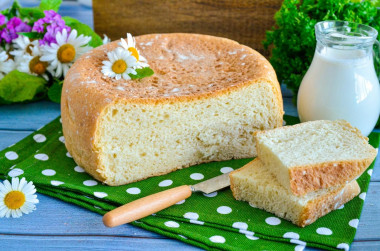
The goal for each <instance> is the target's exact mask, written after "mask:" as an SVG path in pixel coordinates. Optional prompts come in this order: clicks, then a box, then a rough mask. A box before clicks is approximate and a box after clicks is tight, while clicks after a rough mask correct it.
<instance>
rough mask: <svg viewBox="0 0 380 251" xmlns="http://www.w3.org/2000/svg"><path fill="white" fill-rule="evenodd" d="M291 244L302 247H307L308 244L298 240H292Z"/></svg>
mask: <svg viewBox="0 0 380 251" xmlns="http://www.w3.org/2000/svg"><path fill="white" fill-rule="evenodd" d="M290 243H293V244H298V245H301V246H306V242H304V241H300V240H298V239H291V240H290Z"/></svg>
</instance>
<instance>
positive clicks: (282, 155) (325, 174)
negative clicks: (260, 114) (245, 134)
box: [255, 120, 377, 196]
mask: <svg viewBox="0 0 380 251" xmlns="http://www.w3.org/2000/svg"><path fill="white" fill-rule="evenodd" d="M255 139H256V144H257V151H258V155H259V156H260V159H261V160H262V162H263V163H264V164H265V165H266V166H267V168H268V169H269V170H270V171H271V172H272V173H273V174H274V175H275V176H276V178H277V180H278V181H279V182H280V183H281V184H282V185H283V186H284V187H285V188H287V189H289V190H290V191H291V192H292V193H293V194H295V195H298V196H302V195H304V194H306V193H308V192H311V191H315V190H318V189H323V188H327V187H330V186H337V185H342V184H345V183H346V182H349V181H351V180H353V179H356V178H357V177H359V176H360V175H361V174H362V173H363V172H364V170H365V169H366V168H367V167H368V166H369V165H370V164H371V163H372V161H373V160H374V159H375V157H376V154H377V153H376V150H375V149H374V148H373V147H372V146H371V145H370V144H368V138H366V137H364V136H362V134H361V133H360V131H359V130H358V129H357V128H354V127H352V126H351V125H350V124H349V123H348V122H346V121H343V120H337V121H322V120H321V121H311V122H306V123H301V124H298V125H294V126H286V127H282V128H278V129H274V130H268V131H265V132H258V133H257V134H256V136H255Z"/></svg>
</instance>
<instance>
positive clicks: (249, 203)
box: [248, 202, 257, 208]
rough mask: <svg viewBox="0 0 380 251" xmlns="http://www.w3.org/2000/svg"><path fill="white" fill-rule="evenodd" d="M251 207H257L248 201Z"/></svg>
mask: <svg viewBox="0 0 380 251" xmlns="http://www.w3.org/2000/svg"><path fill="white" fill-rule="evenodd" d="M248 204H249V205H250V206H251V207H253V208H257V206H256V205H254V204H253V203H251V202H249V203H248Z"/></svg>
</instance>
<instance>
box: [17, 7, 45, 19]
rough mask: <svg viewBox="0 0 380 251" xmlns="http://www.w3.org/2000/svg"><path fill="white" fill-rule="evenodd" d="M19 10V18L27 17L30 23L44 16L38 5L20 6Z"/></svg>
mask: <svg viewBox="0 0 380 251" xmlns="http://www.w3.org/2000/svg"><path fill="white" fill-rule="evenodd" d="M19 11H20V17H21V19H24V18H28V19H29V20H30V22H32V23H34V22H35V21H37V20H38V19H40V18H43V17H44V16H45V14H44V12H43V11H42V10H40V9H39V8H38V7H28V8H20V9H19Z"/></svg>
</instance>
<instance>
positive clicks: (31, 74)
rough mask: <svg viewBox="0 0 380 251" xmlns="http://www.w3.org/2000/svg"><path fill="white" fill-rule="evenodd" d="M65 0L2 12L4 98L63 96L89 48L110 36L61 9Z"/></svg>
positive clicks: (0, 87)
mask: <svg viewBox="0 0 380 251" xmlns="http://www.w3.org/2000/svg"><path fill="white" fill-rule="evenodd" d="M60 4H61V0H54V1H52V0H42V1H41V3H40V6H38V7H34V8H22V7H21V6H20V5H19V4H18V2H17V1H15V2H14V3H13V5H12V7H11V8H9V9H6V10H3V11H2V12H1V14H0V104H10V103H15V102H27V101H34V100H39V99H43V98H46V97H48V98H49V99H50V100H52V101H54V102H60V96H61V89H62V81H63V79H64V77H65V75H66V74H67V71H68V70H69V68H70V67H71V65H72V64H73V63H74V62H75V60H76V59H77V58H78V57H79V56H81V55H82V54H83V53H85V52H87V51H88V50H90V49H92V48H93V47H96V46H99V45H101V44H103V43H106V42H108V38H107V37H106V38H105V39H104V41H103V40H102V39H101V38H100V37H99V36H98V35H97V34H96V33H95V32H94V31H93V30H92V29H91V28H90V27H88V26H87V25H85V24H83V23H80V22H79V21H78V20H76V19H73V18H71V17H61V16H60V15H59V14H57V11H58V8H59V5H60Z"/></svg>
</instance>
